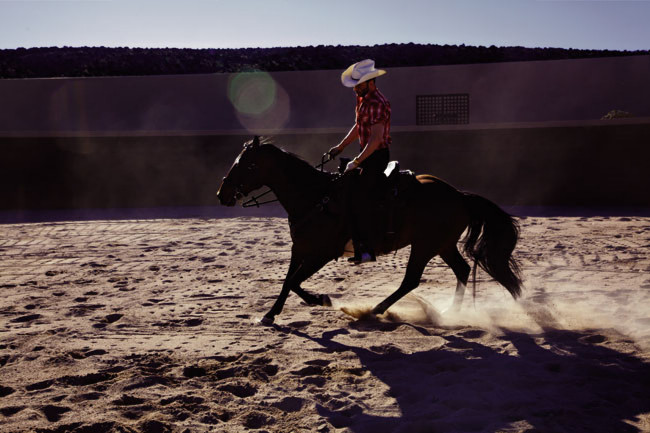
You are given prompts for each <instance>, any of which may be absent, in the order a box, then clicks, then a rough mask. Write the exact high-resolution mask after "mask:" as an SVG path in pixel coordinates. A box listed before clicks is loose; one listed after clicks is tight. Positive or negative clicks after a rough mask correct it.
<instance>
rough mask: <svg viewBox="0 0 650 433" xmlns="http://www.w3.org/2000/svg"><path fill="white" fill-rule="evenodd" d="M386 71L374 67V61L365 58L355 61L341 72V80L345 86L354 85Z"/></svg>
mask: <svg viewBox="0 0 650 433" xmlns="http://www.w3.org/2000/svg"><path fill="white" fill-rule="evenodd" d="M385 73H386V71H383V70H381V69H375V61H374V60H370V59H366V60H362V61H360V62H357V63H355V64H354V65H352V66H350V67H349V68H347V69H346V70H345V71H344V72H343V73H342V74H341V82H342V83H343V85H344V86H345V87H354V86H356V85H357V84H359V83H363V82H364V81H368V80H372V79H373V78H376V77H379V76H380V75H384V74H385Z"/></svg>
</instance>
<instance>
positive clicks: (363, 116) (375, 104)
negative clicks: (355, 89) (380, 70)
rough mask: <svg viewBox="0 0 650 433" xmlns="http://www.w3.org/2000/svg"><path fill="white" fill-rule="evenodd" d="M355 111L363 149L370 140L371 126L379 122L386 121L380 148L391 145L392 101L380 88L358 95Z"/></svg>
mask: <svg viewBox="0 0 650 433" xmlns="http://www.w3.org/2000/svg"><path fill="white" fill-rule="evenodd" d="M355 112H356V124H357V127H358V129H359V144H360V145H361V150H363V149H364V147H366V145H367V144H368V140H370V127H371V126H372V125H374V124H376V123H379V122H384V134H383V140H382V142H381V144H380V145H379V149H385V148H387V147H388V146H390V144H391V138H390V102H388V100H387V99H386V97H385V96H384V95H382V94H381V92H380V91H379V90H375V91H374V92H369V93H368V94H366V96H363V97H359V96H357V107H356V110H355Z"/></svg>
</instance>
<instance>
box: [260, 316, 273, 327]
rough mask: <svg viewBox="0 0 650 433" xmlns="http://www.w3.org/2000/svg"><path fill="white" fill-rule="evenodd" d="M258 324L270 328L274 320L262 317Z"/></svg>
mask: <svg viewBox="0 0 650 433" xmlns="http://www.w3.org/2000/svg"><path fill="white" fill-rule="evenodd" d="M258 322H259V323H260V324H262V325H264V326H271V325H273V322H275V318H273V317H269V316H264V317H262V318H261V319H259V320H258Z"/></svg>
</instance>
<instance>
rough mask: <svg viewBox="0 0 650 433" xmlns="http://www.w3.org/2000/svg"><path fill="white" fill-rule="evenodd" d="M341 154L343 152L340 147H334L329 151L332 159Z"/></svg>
mask: <svg viewBox="0 0 650 433" xmlns="http://www.w3.org/2000/svg"><path fill="white" fill-rule="evenodd" d="M341 152H343V151H342V150H341V149H339V147H338V146H334V147H332V148H331V149H330V150H328V151H327V154H328V155H329V156H330V158H332V159H334V158H336V156H337V155H338V154H340V153H341Z"/></svg>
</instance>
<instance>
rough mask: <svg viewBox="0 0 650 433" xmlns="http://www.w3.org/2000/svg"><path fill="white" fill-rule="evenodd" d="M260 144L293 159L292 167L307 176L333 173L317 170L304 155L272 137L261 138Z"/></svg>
mask: <svg viewBox="0 0 650 433" xmlns="http://www.w3.org/2000/svg"><path fill="white" fill-rule="evenodd" d="M260 146H262V147H264V148H265V149H269V150H271V151H272V152H277V153H278V154H281V155H283V156H284V157H285V160H287V161H291V164H292V168H293V169H295V170H296V171H299V172H300V174H303V173H304V175H305V176H314V175H315V174H316V175H318V176H320V177H325V176H327V177H328V178H330V177H331V176H332V174H331V173H329V172H321V171H319V170H317V169H316V168H314V167H313V166H312V165H311V164H310V163H309V162H307V161H305V160H304V159H302V157H300V156H299V155H296V154H295V153H293V152H289V151H288V150H286V149H283V148H281V147H278V146H276V145H275V142H274V141H273V139H272V138H270V137H264V138H263V139H260Z"/></svg>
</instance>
